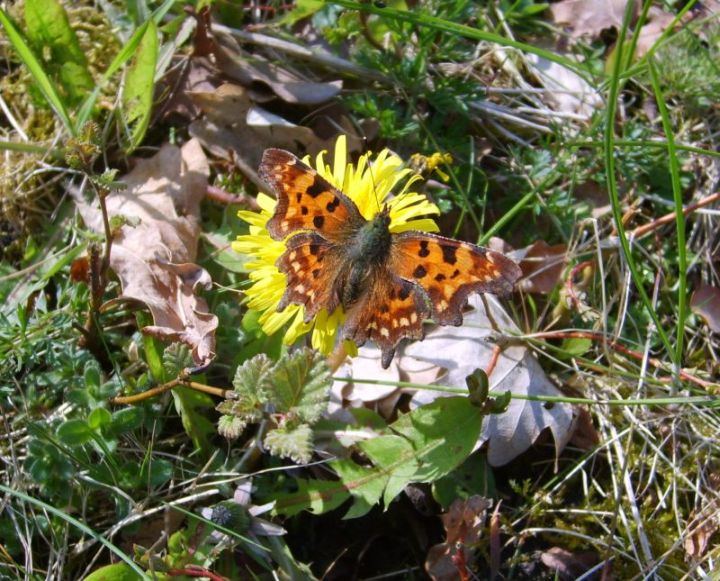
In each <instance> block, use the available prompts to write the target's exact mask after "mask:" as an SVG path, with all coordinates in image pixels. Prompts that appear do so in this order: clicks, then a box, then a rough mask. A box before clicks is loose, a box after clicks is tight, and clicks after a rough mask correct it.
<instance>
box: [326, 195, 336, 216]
mask: <svg viewBox="0 0 720 581" xmlns="http://www.w3.org/2000/svg"><path fill="white" fill-rule="evenodd" d="M339 205H340V198H338V197H337V196H335V197H334V198H333V201H332V202H328V204H327V206H325V207H326V208H327V211H328V212H330V213H331V214H332V213H333V212H334V211H335V210H337V207H338V206H339Z"/></svg>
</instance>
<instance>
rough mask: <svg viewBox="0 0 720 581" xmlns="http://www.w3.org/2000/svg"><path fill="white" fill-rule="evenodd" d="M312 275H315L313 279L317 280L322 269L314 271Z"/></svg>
mask: <svg viewBox="0 0 720 581" xmlns="http://www.w3.org/2000/svg"><path fill="white" fill-rule="evenodd" d="M312 275H313V278H317V277H318V276H320V269H319V268H316V269H314V270H313V271H312Z"/></svg>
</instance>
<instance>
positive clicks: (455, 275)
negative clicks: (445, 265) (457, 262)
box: [450, 268, 460, 278]
mask: <svg viewBox="0 0 720 581" xmlns="http://www.w3.org/2000/svg"><path fill="white" fill-rule="evenodd" d="M458 276H460V271H459V270H458V269H457V268H456V269H455V272H453V273H452V274H451V275H450V278H457V277H458Z"/></svg>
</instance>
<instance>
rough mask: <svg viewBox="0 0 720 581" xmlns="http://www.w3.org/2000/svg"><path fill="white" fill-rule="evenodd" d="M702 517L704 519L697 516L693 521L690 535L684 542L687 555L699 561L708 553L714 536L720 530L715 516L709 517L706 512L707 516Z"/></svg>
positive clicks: (689, 529) (689, 530) (688, 534)
mask: <svg viewBox="0 0 720 581" xmlns="http://www.w3.org/2000/svg"><path fill="white" fill-rule="evenodd" d="M715 514H717V513H715ZM701 516H702V519H698V518H697V516H695V518H693V519H692V523H691V524H690V526H689V527H688V533H687V535H686V536H685V539H684V540H683V547H684V548H685V554H686V555H687V556H688V557H690V558H691V559H699V558H701V557H702V556H703V555H704V554H705V553H706V552H707V550H708V547H709V546H710V540H711V539H712V536H713V535H714V534H715V533H716V532H717V530H718V528H720V527H719V526H718V519H717V517H716V516H715V515H708V514H707V512H706V511H705V514H703V515H701Z"/></svg>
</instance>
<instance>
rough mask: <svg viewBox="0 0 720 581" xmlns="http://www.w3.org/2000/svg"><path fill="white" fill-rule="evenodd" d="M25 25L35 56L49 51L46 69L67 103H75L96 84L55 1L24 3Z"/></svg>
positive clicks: (58, 4) (42, 0)
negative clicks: (50, 73)
mask: <svg viewBox="0 0 720 581" xmlns="http://www.w3.org/2000/svg"><path fill="white" fill-rule="evenodd" d="M25 25H26V27H27V35H28V38H29V39H30V41H31V42H32V43H33V45H34V46H35V48H36V52H37V54H43V53H45V52H49V55H48V56H49V58H48V61H47V63H46V66H47V67H49V70H51V71H53V76H55V77H56V79H57V80H59V82H60V85H61V86H62V88H63V89H64V90H65V93H66V95H67V102H68V103H69V104H70V105H73V104H77V103H78V102H79V101H80V100H81V99H83V98H84V97H85V96H86V95H87V94H88V93H89V92H90V91H91V90H92V89H93V86H94V84H95V83H94V81H93V78H92V75H91V74H90V71H89V70H88V67H87V59H86V58H85V53H84V52H83V51H82V49H81V48H80V43H79V42H78V39H77V35H76V34H75V31H74V30H73V29H72V27H71V26H70V20H69V19H68V16H67V13H66V12H65V9H64V8H63V7H62V5H61V4H60V3H59V2H58V1H57V0H26V2H25Z"/></svg>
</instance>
